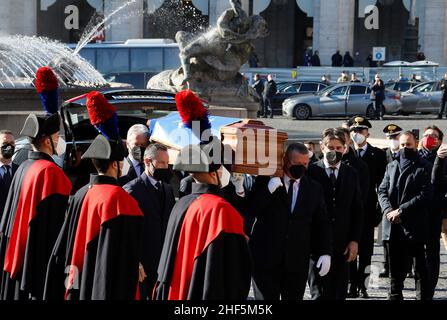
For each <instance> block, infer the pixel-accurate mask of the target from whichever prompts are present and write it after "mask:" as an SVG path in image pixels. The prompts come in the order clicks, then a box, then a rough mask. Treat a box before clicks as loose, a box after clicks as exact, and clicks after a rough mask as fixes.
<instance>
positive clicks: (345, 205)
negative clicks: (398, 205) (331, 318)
mask: <svg viewBox="0 0 447 320" xmlns="http://www.w3.org/2000/svg"><path fill="white" fill-rule="evenodd" d="M321 146H322V151H323V154H324V158H323V160H321V161H319V162H317V163H316V164H314V165H311V166H310V167H309V171H308V175H309V177H311V178H313V179H314V180H316V181H318V182H320V184H321V185H322V186H323V190H324V194H325V202H326V207H327V211H328V214H329V221H330V223H331V229H332V235H333V237H332V242H333V254H332V259H331V270H330V271H329V274H328V275H327V276H326V277H324V278H322V277H321V276H320V275H319V274H318V273H319V270H318V269H317V268H316V266H317V261H316V260H315V257H313V258H312V260H311V263H310V267H309V286H310V291H311V295H312V299H314V300H316V299H330V300H334V299H337V300H344V299H346V296H347V290H348V263H349V262H352V261H354V260H355V259H356V258H357V250H358V243H359V241H360V238H361V232H362V224H363V205H362V200H361V195H360V186H359V178H358V174H357V171H356V170H355V169H354V168H352V167H350V166H348V165H346V164H343V163H342V162H341V160H342V157H343V153H344V152H345V151H346V148H347V146H346V142H345V138H344V136H343V135H342V134H328V135H326V136H325V137H324V138H323V141H322V144H321Z"/></svg>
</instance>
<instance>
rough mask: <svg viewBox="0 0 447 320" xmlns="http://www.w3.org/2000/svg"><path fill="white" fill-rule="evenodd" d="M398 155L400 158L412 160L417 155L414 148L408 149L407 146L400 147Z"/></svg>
mask: <svg viewBox="0 0 447 320" xmlns="http://www.w3.org/2000/svg"><path fill="white" fill-rule="evenodd" d="M399 152H400V157H401V158H402V159H406V160H412V159H414V158H416V156H417V151H416V150H414V149H409V148H403V149H400V151H399Z"/></svg>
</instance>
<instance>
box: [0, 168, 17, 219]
mask: <svg viewBox="0 0 447 320" xmlns="http://www.w3.org/2000/svg"><path fill="white" fill-rule="evenodd" d="M18 167H19V166H18V165H16V164H15V163H11V171H12V177H13V176H14V174H15V173H16V171H17V169H18ZM12 177H11V181H12ZM11 181H10V182H9V183H6V181H3V178H2V176H1V175H0V221H1V220H2V216H3V209H5V203H6V198H7V197H8V192H9V187H10V186H11Z"/></svg>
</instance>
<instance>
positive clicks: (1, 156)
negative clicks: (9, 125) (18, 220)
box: [0, 130, 18, 221]
mask: <svg viewBox="0 0 447 320" xmlns="http://www.w3.org/2000/svg"><path fill="white" fill-rule="evenodd" d="M14 149H15V140H14V136H13V135H12V132H11V131H8V130H0V221H1V220H2V215H3V209H4V208H5V203H6V197H7V196H8V192H9V187H10V186H11V181H12V177H13V176H14V173H15V172H16V171H17V168H18V166H17V165H16V164H14V163H13V162H12V156H13V155H14Z"/></svg>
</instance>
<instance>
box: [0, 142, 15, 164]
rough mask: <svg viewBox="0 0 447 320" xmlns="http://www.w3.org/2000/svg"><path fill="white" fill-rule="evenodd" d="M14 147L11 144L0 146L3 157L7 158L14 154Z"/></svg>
mask: <svg viewBox="0 0 447 320" xmlns="http://www.w3.org/2000/svg"><path fill="white" fill-rule="evenodd" d="M14 151H15V147H14V146H13V145H12V144H5V145H3V146H2V148H1V152H2V156H3V158H5V159H7V160H9V159H11V158H12V156H13V155H14Z"/></svg>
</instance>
